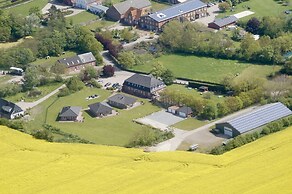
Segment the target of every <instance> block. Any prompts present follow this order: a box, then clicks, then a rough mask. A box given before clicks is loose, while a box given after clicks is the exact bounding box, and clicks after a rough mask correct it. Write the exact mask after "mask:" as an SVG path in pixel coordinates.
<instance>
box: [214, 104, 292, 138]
mask: <svg viewBox="0 0 292 194" xmlns="http://www.w3.org/2000/svg"><path fill="white" fill-rule="evenodd" d="M290 115H292V111H291V110H290V109H289V108H287V107H286V106H285V105H283V104H282V103H280V102H277V103H272V104H267V105H264V106H262V107H260V108H258V109H256V110H254V111H252V112H250V113H248V114H245V115H242V116H240V117H237V118H234V119H232V120H230V121H227V122H225V123H217V124H216V128H217V129H219V130H220V131H221V132H222V133H224V134H226V135H228V136H231V137H235V136H237V135H240V134H242V133H246V132H249V131H251V130H253V129H256V128H259V127H261V126H263V125H266V124H268V123H270V122H273V121H276V120H278V119H281V118H284V117H287V116H290Z"/></svg>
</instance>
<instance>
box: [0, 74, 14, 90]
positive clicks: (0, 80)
mask: <svg viewBox="0 0 292 194" xmlns="http://www.w3.org/2000/svg"><path fill="white" fill-rule="evenodd" d="M0 72H1V70H0ZM11 78H12V76H10V75H0V86H1V85H5V84H6V83H7V81H9V80H10V79H11Z"/></svg>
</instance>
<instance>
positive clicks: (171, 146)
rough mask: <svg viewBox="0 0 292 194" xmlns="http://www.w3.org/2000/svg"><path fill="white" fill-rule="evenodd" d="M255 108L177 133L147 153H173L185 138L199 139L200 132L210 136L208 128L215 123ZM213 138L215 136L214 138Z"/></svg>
mask: <svg viewBox="0 0 292 194" xmlns="http://www.w3.org/2000/svg"><path fill="white" fill-rule="evenodd" d="M255 108H257V107H256V106H252V107H249V108H246V109H243V110H240V111H238V112H235V113H233V114H231V115H228V116H226V117H223V118H221V119H219V120H217V121H214V122H212V123H209V124H207V125H204V126H202V127H199V128H197V129H194V130H191V131H186V132H184V133H179V134H175V137H174V138H172V139H169V140H167V141H164V142H161V143H159V144H157V145H156V146H153V147H150V148H149V151H153V152H161V151H175V150H176V149H177V148H178V147H179V145H180V144H181V143H182V142H183V141H184V140H186V139H187V138H190V137H192V139H195V138H196V135H198V137H199V138H201V133H202V132H204V131H205V132H206V133H208V134H211V133H210V132H209V128H210V127H212V126H214V125H215V124H216V123H220V122H226V121H228V120H230V119H232V118H235V117H238V116H240V115H243V114H246V113H249V112H251V111H252V110H254V109H255ZM214 137H215V136H214Z"/></svg>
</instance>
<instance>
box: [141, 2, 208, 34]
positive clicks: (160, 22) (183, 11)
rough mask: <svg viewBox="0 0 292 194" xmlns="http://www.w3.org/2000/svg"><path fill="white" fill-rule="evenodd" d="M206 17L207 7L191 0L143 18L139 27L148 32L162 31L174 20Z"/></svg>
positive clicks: (191, 19)
mask: <svg viewBox="0 0 292 194" xmlns="http://www.w3.org/2000/svg"><path fill="white" fill-rule="evenodd" d="M205 16H207V5H206V4H205V3H203V2H201V1H199V0H190V1H186V2H184V3H180V4H176V5H173V6H171V7H170V8H167V9H164V10H161V11H159V12H155V13H152V14H150V15H147V16H143V17H141V18H140V20H139V25H140V27H141V28H145V29H148V30H156V31H161V30H162V28H163V26H164V25H165V24H167V23H168V22H170V21H172V20H180V21H185V20H188V21H193V20H196V19H198V18H201V17H205Z"/></svg>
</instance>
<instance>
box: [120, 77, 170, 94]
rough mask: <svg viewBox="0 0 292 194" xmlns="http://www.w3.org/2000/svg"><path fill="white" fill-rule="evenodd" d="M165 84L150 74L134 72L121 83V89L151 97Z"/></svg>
mask: <svg viewBox="0 0 292 194" xmlns="http://www.w3.org/2000/svg"><path fill="white" fill-rule="evenodd" d="M163 88H165V84H164V83H163V82H162V81H160V80H158V79H156V78H155V77H153V76H152V75H142V74H134V75H133V76H131V77H129V78H128V79H126V80H125V81H124V83H123V91H124V92H126V93H129V94H133V95H136V96H140V97H146V98H151V97H152V96H153V95H154V94H155V93H156V92H157V91H159V90H161V89H163Z"/></svg>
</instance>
